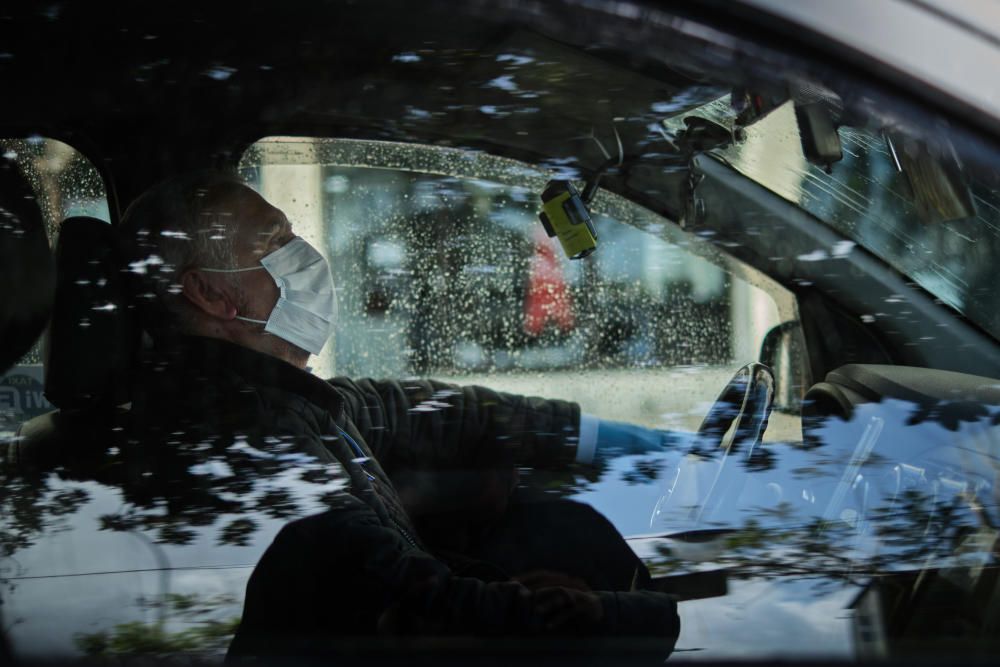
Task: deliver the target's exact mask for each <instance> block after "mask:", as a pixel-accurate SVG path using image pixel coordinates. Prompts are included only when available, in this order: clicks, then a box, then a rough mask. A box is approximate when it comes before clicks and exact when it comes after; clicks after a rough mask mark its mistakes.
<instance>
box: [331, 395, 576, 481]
mask: <svg viewBox="0 0 1000 667" xmlns="http://www.w3.org/2000/svg"><path fill="white" fill-rule="evenodd" d="M330 382H331V384H332V385H333V386H334V387H335V388H337V389H338V390H339V391H340V393H341V394H342V395H343V396H344V399H345V404H346V409H347V410H348V414H349V416H350V418H351V419H352V421H353V422H354V423H355V424H356V425H357V427H358V428H359V430H360V431H361V434H362V436H363V437H364V438H365V440H366V441H367V442H368V444H369V446H370V447H371V448H372V452H373V453H374V454H375V456H376V457H377V458H378V459H379V462H380V463H381V465H382V466H383V467H384V468H385V469H386V471H387V472H389V473H390V474H392V471H393V470H394V469H399V468H408V469H425V470H427V469H434V470H440V469H463V468H464V469H475V468H480V467H484V466H486V467H488V466H494V465H504V464H507V463H511V462H517V463H523V464H525V465H531V466H534V467H540V468H544V467H550V468H558V467H563V466H565V465H567V464H569V463H571V462H573V461H574V460H575V457H576V454H577V443H578V438H579V427H580V408H579V406H578V405H577V404H576V403H571V402H568V401H560V400H548V399H542V398H536V397H528V396H518V395H515V394H508V393H504V392H498V391H493V390H491V389H488V388H485V387H477V386H467V387H460V386H457V385H452V384H447V383H443V382H436V381H433V380H401V381H388V380H383V381H375V380H357V381H353V380H349V379H347V378H334V379H332V380H331V381H330Z"/></svg>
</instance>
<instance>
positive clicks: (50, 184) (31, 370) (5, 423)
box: [0, 136, 110, 438]
mask: <svg viewBox="0 0 1000 667" xmlns="http://www.w3.org/2000/svg"><path fill="white" fill-rule="evenodd" d="M0 153H2V154H3V155H4V156H5V157H6V158H8V159H10V160H13V161H14V162H15V163H16V164H17V165H18V167H20V168H21V170H22V172H23V173H24V174H25V176H27V178H28V182H29V183H30V184H31V187H32V189H33V190H34V193H35V197H36V198H37V201H38V204H39V207H40V208H41V211H42V219H43V221H44V223H45V228H46V233H47V235H48V237H49V244H50V245H51V246H52V247H55V240H56V238H57V236H58V233H59V225H60V223H61V222H62V221H63V220H65V219H66V218H68V217H70V216H74V215H87V216H91V217H95V218H99V219H101V220H104V221H105V222H109V221H110V215H109V211H108V199H107V193H106V190H105V187H104V182H103V181H102V180H101V176H100V174H99V173H98V171H97V169H96V168H95V167H94V165H93V163H91V162H90V160H88V159H87V158H86V157H85V156H84V155H83V154H81V153H80V152H79V151H77V150H76V149H75V148H73V147H72V146H70V145H69V144H66V143H63V142H61V141H58V140H55V139H50V138H46V137H40V136H32V137H29V138H26V139H20V138H7V139H4V138H0ZM42 376H43V373H42V354H41V349H40V347H39V346H38V345H35V347H34V348H32V350H31V351H30V352H28V354H27V355H25V356H24V358H22V359H21V361H20V362H19V363H18V364H17V365H16V366H14V367H13V368H11V369H10V370H8V371H7V373H5V374H4V375H3V376H2V377H0V438H2V437H3V436H4V435H10V434H11V433H12V432H13V431H15V430H16V429H17V427H18V426H19V425H20V424H21V422H23V421H24V420H26V419H30V418H31V417H34V416H37V415H39V414H42V413H44V412H47V411H49V410H51V409H52V405H51V404H50V403H49V402H48V401H47V400H46V399H45V396H44V394H43V387H42V381H43V380H42Z"/></svg>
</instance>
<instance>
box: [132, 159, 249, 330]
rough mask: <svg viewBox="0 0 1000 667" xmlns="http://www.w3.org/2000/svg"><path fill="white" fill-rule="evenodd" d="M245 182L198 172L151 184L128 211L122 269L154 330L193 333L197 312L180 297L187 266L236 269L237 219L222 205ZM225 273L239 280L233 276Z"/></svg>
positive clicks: (144, 321)
mask: <svg viewBox="0 0 1000 667" xmlns="http://www.w3.org/2000/svg"><path fill="white" fill-rule="evenodd" d="M246 187H247V186H246V185H245V184H244V183H243V182H242V181H241V180H240V179H239V178H238V177H237V176H236V175H235V174H232V173H229V172H220V171H203V172H197V173H194V174H188V175H184V176H180V177H176V178H172V179H170V180H167V181H164V182H163V183H160V184H159V185H157V186H155V187H153V188H151V189H150V190H148V191H146V192H145V193H144V194H143V195H142V196H141V197H139V199H137V200H136V201H135V202H133V203H132V205H131V206H129V208H128V210H127V211H126V212H125V216H124V217H123V218H122V223H121V225H120V227H119V234H118V236H119V242H120V249H121V257H122V261H123V264H124V266H123V270H124V271H125V272H126V273H127V274H128V277H129V281H128V282H129V284H130V289H129V291H130V296H131V300H132V302H133V303H134V304H135V305H136V306H137V308H138V309H139V314H140V318H141V320H142V324H143V325H144V326H145V328H146V329H147V330H148V331H149V332H150V333H152V334H154V335H156V334H159V333H167V332H170V331H174V332H178V333H187V332H189V330H190V328H191V324H192V316H193V312H192V310H191V308H190V306H189V304H188V303H187V302H186V301H185V300H184V299H183V297H181V296H180V295H181V286H180V277H181V275H182V274H183V273H184V272H185V271H187V270H189V269H192V268H198V267H206V268H220V269H225V268H237V267H236V243H235V240H236V236H237V233H236V232H237V225H238V221H237V220H235V219H233V218H232V217H230V216H229V214H227V213H226V212H225V207H219V206H218V204H219V203H220V202H223V201H225V199H226V198H227V197H229V196H231V195H232V194H234V193H236V192H238V191H239V190H242V189H244V188H246ZM213 207H214V208H213ZM222 275H223V276H224V279H226V280H232V281H233V282H232V283H231V284H232V285H233V286H236V285H237V282H236V281H237V278H236V276H235V275H231V274H222Z"/></svg>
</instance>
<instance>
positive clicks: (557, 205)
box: [538, 180, 597, 259]
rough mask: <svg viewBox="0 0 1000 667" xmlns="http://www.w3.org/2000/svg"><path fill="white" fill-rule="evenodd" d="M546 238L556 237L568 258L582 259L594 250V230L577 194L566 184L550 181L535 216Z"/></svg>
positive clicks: (595, 240)
mask: <svg viewBox="0 0 1000 667" xmlns="http://www.w3.org/2000/svg"><path fill="white" fill-rule="evenodd" d="M538 217H539V218H540V219H541V221H542V226H543V227H545V233H547V234H548V235H549V237H553V236H558V237H559V243H560V244H562V247H563V251H564V252H565V253H566V256H567V257H569V258H570V259H583V258H584V257H586V256H587V255H590V254H591V253H592V252H594V251H595V250H596V249H597V231H596V230H595V229H594V223H593V221H592V220H591V219H590V212H589V211H587V205H586V204H585V203H584V200H583V198H582V197H581V196H580V193H579V192H577V190H576V188H574V187H573V184H572V183H570V182H569V181H560V180H553V181H549V182H548V184H547V185H546V186H545V190H544V192H542V212H541V213H539V214H538Z"/></svg>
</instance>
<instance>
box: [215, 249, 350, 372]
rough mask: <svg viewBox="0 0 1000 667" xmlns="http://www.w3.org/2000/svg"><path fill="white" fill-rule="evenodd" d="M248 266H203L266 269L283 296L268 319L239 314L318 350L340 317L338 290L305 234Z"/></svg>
mask: <svg viewBox="0 0 1000 667" xmlns="http://www.w3.org/2000/svg"><path fill="white" fill-rule="evenodd" d="M260 263H261V265H260V266H251V267H248V268H245V269H205V268H203V269H201V270H202V271H209V272H212V273H241V272H243V271H257V270H259V269H265V270H266V271H267V272H268V273H270V274H271V277H272V278H274V282H275V284H276V285H277V286H278V290H279V291H280V296H279V297H278V302H277V303H276V304H274V310H272V311H271V315H270V316H269V317H268V318H267V319H266V320H256V319H253V318H251V317H241V316H239V315H237V316H236V319H238V320H243V321H244V322H255V323H257V324H263V325H265V326H264V331H267V332H268V333H271V334H274V335H275V336H278V337H279V338H282V339H284V340H287V341H288V342H289V343H292V344H294V345H298V346H299V347H301V348H302V349H303V350H308V351H309V352H311V353H312V354H319V353H320V350H322V349H323V345H324V344H325V343H326V341H327V339H328V338H329V337H330V335H331V334H332V333H333V327H334V325H335V324H336V321H337V293H336V291H335V290H334V287H333V277H332V276H331V275H330V265H329V264H327V261H326V259H325V258H324V257H323V255H321V254H320V253H319V251H318V250H316V248H313V247H312V246H311V245H309V243H308V242H307V241H306V240H305V239H302V238H299V237H297V236H296V237H295V238H294V239H292V240H291V241H289V242H288V243H286V244H285V245H283V246H281V247H280V248H278V249H277V250H275V251H274V252H272V253H270V254H269V255H266V256H265V257H263V258H262V259H261V260H260Z"/></svg>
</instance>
